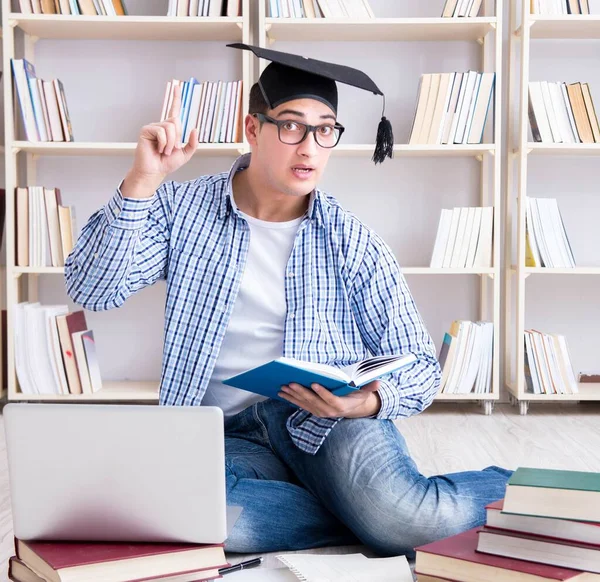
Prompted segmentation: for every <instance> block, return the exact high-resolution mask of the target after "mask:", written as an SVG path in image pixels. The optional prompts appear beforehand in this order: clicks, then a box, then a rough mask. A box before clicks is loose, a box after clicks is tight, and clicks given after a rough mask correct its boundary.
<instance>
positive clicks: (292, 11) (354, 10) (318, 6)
mask: <svg viewBox="0 0 600 582" xmlns="http://www.w3.org/2000/svg"><path fill="white" fill-rule="evenodd" d="M268 1H269V13H270V15H271V17H272V18H356V19H365V18H375V14H374V13H373V10H372V8H371V5H370V4H369V0H268Z"/></svg>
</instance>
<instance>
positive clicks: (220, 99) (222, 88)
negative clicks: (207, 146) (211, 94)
mask: <svg viewBox="0 0 600 582" xmlns="http://www.w3.org/2000/svg"><path fill="white" fill-rule="evenodd" d="M226 93H227V82H226V81H222V82H221V84H220V85H219V91H218V94H217V103H216V106H215V117H214V119H213V126H212V128H211V130H210V143H216V142H217V139H218V137H219V131H220V128H221V123H222V121H223V111H224V110H225V107H224V103H225V97H226Z"/></svg>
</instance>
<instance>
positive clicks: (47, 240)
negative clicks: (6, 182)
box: [15, 186, 76, 267]
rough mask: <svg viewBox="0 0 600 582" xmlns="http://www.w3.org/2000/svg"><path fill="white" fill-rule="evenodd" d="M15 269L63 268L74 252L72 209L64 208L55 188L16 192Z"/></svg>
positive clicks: (69, 207)
mask: <svg viewBox="0 0 600 582" xmlns="http://www.w3.org/2000/svg"><path fill="white" fill-rule="evenodd" d="M15 208H16V217H17V220H16V227H17V237H16V243H17V266H18V267H62V266H64V264H65V259H66V258H67V257H68V256H69V254H70V253H71V251H72V250H73V244H74V240H75V237H74V232H75V228H76V227H75V222H76V219H75V209H74V207H73V206H63V204H62V198H61V194H60V190H59V189H58V188H44V187H42V186H29V187H27V188H17V191H16V204H15Z"/></svg>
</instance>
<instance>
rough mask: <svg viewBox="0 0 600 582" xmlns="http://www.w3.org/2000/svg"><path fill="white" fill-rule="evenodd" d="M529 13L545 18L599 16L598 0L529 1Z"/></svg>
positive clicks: (599, 3) (599, 4)
mask: <svg viewBox="0 0 600 582" xmlns="http://www.w3.org/2000/svg"><path fill="white" fill-rule="evenodd" d="M530 2H531V13H532V14H542V15H545V16H560V15H562V14H600V1H599V0H530Z"/></svg>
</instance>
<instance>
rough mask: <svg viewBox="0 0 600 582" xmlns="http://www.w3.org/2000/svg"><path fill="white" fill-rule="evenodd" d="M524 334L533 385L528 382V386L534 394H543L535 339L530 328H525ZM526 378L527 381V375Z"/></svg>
mask: <svg viewBox="0 0 600 582" xmlns="http://www.w3.org/2000/svg"><path fill="white" fill-rule="evenodd" d="M524 335H525V354H526V356H527V365H528V367H529V375H530V378H531V385H529V384H528V387H529V388H531V392H532V393H533V394H543V389H542V383H541V380H540V377H539V373H538V369H537V360H536V357H535V351H534V349H533V343H532V342H533V340H532V338H531V332H530V331H529V330H525V334H524ZM525 378H526V381H527V376H526V377H525Z"/></svg>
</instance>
